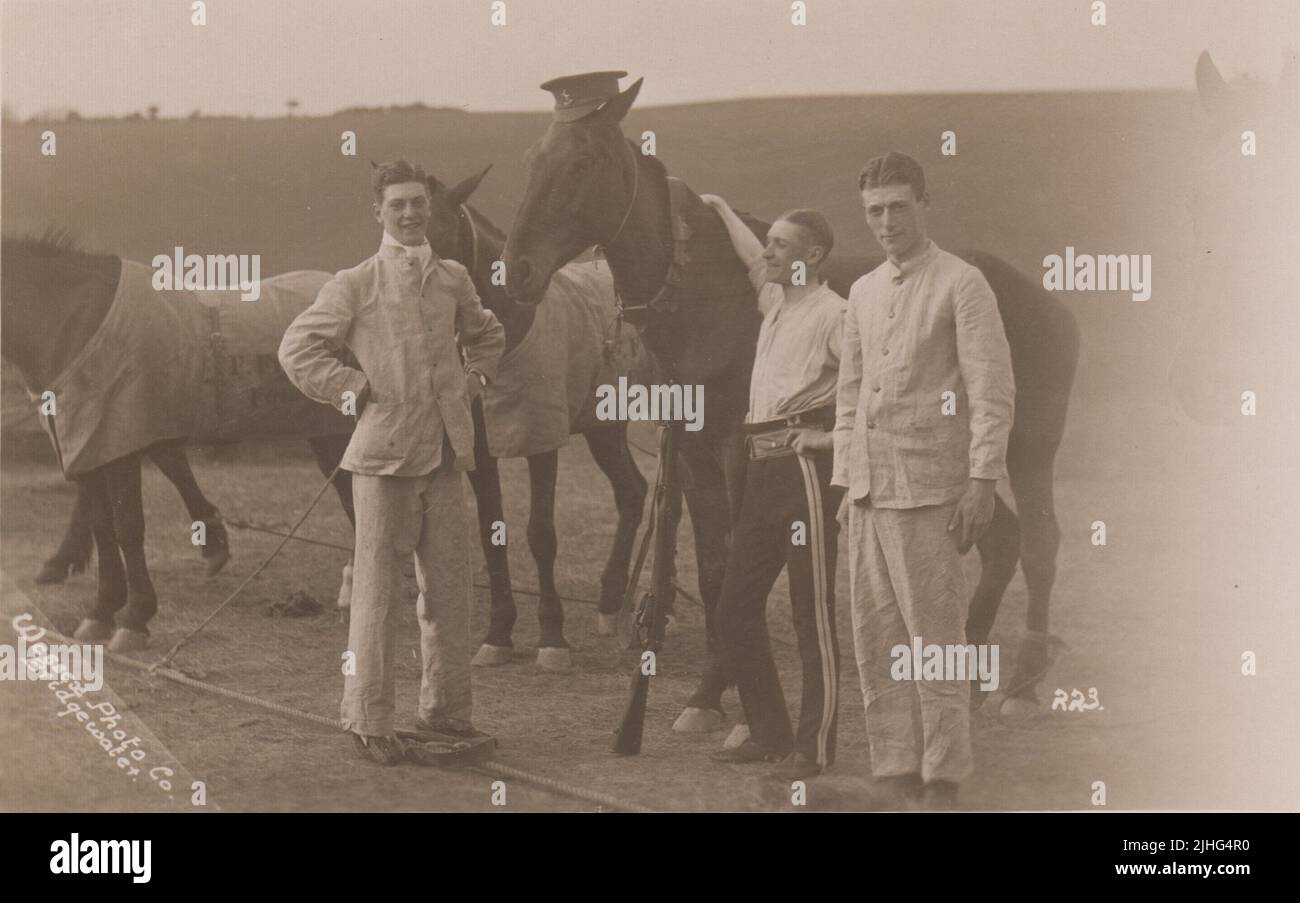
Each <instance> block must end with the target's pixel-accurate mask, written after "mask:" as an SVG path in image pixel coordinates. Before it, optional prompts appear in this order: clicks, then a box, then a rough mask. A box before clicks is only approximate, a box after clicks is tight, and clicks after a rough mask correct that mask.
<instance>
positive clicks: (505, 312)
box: [426, 167, 646, 671]
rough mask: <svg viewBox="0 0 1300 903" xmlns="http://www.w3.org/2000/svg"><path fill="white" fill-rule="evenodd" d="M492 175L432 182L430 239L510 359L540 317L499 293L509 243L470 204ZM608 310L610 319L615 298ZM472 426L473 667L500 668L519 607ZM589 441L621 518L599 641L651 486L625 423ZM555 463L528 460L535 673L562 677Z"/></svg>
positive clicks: (495, 491) (477, 416)
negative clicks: (477, 614) (497, 330)
mask: <svg viewBox="0 0 1300 903" xmlns="http://www.w3.org/2000/svg"><path fill="white" fill-rule="evenodd" d="M490 168H491V167H489V169H490ZM486 174H487V170H486V169H485V170H483V172H481V173H479V174H478V175H475V176H471V177H469V178H467V179H465V180H464V181H462V182H460V183H459V184H457V185H455V186H453V187H451V188H447V187H444V186H443V185H442V184H441V183H440V182H439V181H438V180H437V179H435V178H430V179H429V193H430V195H431V196H432V199H433V203H432V205H431V215H430V220H429V227H428V229H427V230H426V234H427V235H428V237H429V243H430V244H431V245H432V246H433V249H434V250H435V251H436V252H437V253H438V254H439V255H440V256H442V257H449V258H451V259H453V260H457V261H460V262H461V263H462V264H463V265H464V266H465V267H466V269H468V270H469V272H470V276H471V277H472V278H473V280H474V286H475V288H477V289H478V294H479V298H480V299H481V300H482V302H483V306H484V307H486V308H487V309H488V310H490V311H492V312H493V313H494V314H496V317H497V319H498V320H500V321H501V324H502V326H504V327H505V331H506V354H509V353H510V351H511V350H512V349H514V348H515V347H517V346H518V345H519V343H520V342H521V341H522V340H523V339H524V337H525V336H527V335H528V331H529V329H531V328H532V325H533V320H534V318H535V316H536V313H537V310H536V307H534V306H529V305H524V304H517V303H515V301H514V300H513V299H511V298H510V297H509V296H508V295H507V294H506V291H505V289H504V288H503V287H501V286H500V285H495V284H493V279H492V267H493V264H495V263H496V262H497V261H498V260H500V258H501V253H502V249H503V248H504V246H505V236H504V235H503V234H502V233H501V232H500V231H499V230H498V229H497V228H496V227H495V226H494V225H492V223H491V222H489V221H488V219H487V218H486V217H484V216H483V215H482V214H481V213H479V212H478V211H476V210H475V209H474V208H473V207H471V206H470V205H469V204H468V203H466V202H467V201H468V200H469V197H470V195H471V194H473V192H474V190H475V189H476V188H477V187H478V184H479V182H480V180H482V178H483V176H484V175H486ZM609 300H610V310H611V312H612V311H613V299H612V297H611V298H610V299H609ZM489 391H491V387H489ZM474 426H475V468H474V470H473V471H471V472H470V475H469V477H470V482H471V484H472V485H473V487H474V494H475V496H476V497H477V499H478V518H479V532H480V537H481V539H482V545H483V554H484V557H485V558H486V560H487V568H488V578H489V581H490V585H491V591H492V610H491V618H490V622H489V625H488V632H487V636H486V637H485V638H484V640H483V646H482V647H481V648H480V649H479V652H478V654H477V655H476V656H475V658H474V661H475V663H476V664H481V665H494V664H501V663H503V662H504V661H508V660H509V658H510V650H511V647H512V645H513V644H512V641H511V638H510V635H511V631H512V629H513V627H514V623H515V603H514V597H513V595H512V594H511V589H510V570H509V565H508V563H507V557H506V548H505V546H503V545H496V544H494V543H493V542H492V532H493V524H494V523H495V522H497V521H499V520H501V518H502V509H501V481H500V477H499V474H498V472H497V462H496V459H495V458H493V457H492V456H491V454H490V452H489V451H488V444H487V428H486V424H485V422H484V418H483V408H482V405H481V404H479V403H476V404H475V406H474ZM583 438H584V439H586V440H587V448H588V449H589V450H590V451H591V456H592V458H594V459H595V461H596V465H597V466H598V467H599V468H600V470H601V472H602V473H603V474H604V475H605V477H606V478H607V479H608V480H609V482H610V486H611V487H612V488H613V490H614V503H615V506H616V507H617V509H618V526H617V527H616V529H615V531H614V542H613V546H612V548H611V549H610V553H609V558H608V560H607V562H606V564H605V569H604V571H603V572H602V574H601V579H600V612H601V615H602V617H601V626H602V632H609V630H610V629H612V628H611V626H610V625H612V622H613V614H614V613H616V612H617V611H618V609H619V607H620V605H621V604H622V601H623V591H624V587H625V585H626V583H627V574H628V564H629V561H630V559H631V556H632V545H633V542H634V541H635V539H636V532H637V527H638V526H639V525H640V523H641V510H642V507H643V506H644V503H645V496H646V481H645V478H644V477H642V476H641V472H640V471H639V470H638V469H637V466H636V462H635V461H634V460H633V459H632V453H631V451H630V450H629V449H628V445H627V424H626V423H625V422H620V421H610V422H598V423H596V424H595V425H593V426H591V427H590V428H589V429H586V430H585V431H584V432H583ZM558 461H559V453H558V450H555V451H547V452H543V453H541V454H534V455H530V456H528V475H529V488H530V496H531V498H530V506H529V512H528V546H529V549H530V550H531V551H532V554H533V559H534V561H535V562H536V563H537V578H538V581H539V584H540V586H539V589H540V600H539V602H538V607H537V619H538V622H539V628H540V636H539V639H538V642H537V647H538V648H537V664H538V666H539V667H542V668H544V669H546V670H558V671H563V670H567V668H568V667H569V644H568V643H567V642H566V641H565V639H564V629H563V628H564V608H563V606H562V605H561V603H560V597H559V594H558V593H557V592H556V589H555V556H556V551H557V540H556V533H555V477H556V467H557V465H558Z"/></svg>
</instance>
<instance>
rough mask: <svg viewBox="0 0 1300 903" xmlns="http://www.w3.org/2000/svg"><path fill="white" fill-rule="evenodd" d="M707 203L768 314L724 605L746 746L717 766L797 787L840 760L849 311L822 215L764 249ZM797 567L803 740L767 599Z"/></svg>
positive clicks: (728, 662)
mask: <svg viewBox="0 0 1300 903" xmlns="http://www.w3.org/2000/svg"><path fill="white" fill-rule="evenodd" d="M701 199H702V200H703V201H704V202H705V203H706V204H708V205H709V206H711V207H713V208H714V209H715V210H717V211H718V213H719V215H720V216H721V217H722V220H723V222H724V223H725V224H726V226H727V232H728V234H729V235H730V237H731V241H732V244H733V245H734V246H735V249H736V253H737V254H738V255H739V256H740V258H741V260H742V261H744V262H745V264H746V265H747V266H748V267H749V270H750V278H751V281H752V282H753V283H754V287H755V289H756V290H757V291H758V304H759V310H760V311H761V312H762V314H763V326H762V329H761V330H760V332H759V336H758V348H757V351H756V353H755V356H754V370H753V375H752V378H751V380H750V393H749V413H748V416H747V417H746V425H745V431H746V434H747V443H748V446H749V463H748V467H747V468H746V475H745V494H744V501H743V503H742V505H741V510H740V513H739V516H738V518H737V522H736V527H735V529H734V531H733V535H732V540H731V551H730V554H729V557H728V559H727V572H726V577H725V579H724V580H723V584H722V596H721V599H720V601H719V604H718V632H719V634H720V636H721V640H722V649H723V652H722V654H723V662H724V666H725V667H726V669H727V672H728V676H729V677H730V678H731V679H733V680H735V682H736V686H737V689H738V690H739V693H740V701H741V705H742V706H743V708H744V710H745V716H746V721H747V723H748V727H749V731H748V733H749V736H748V738H747V739H744V741H743V742H741V743H739V744H736V745H731V744H728V748H724V749H723V750H722V751H720V752H718V753H716V754H715V755H714V757H713V758H714V759H716V760H718V761H722V762H730V763H736V764H742V763H756V762H775V763H778V764H776V766H775V769H774V770H773V772H772V774H773V776H776V777H780V778H783V779H789V780H797V779H802V778H807V777H812V776H814V775H818V774H821V772H822V771H823V769H825V768H826V767H827V766H829V765H830V764H831V763H832V762H833V761H834V759H835V729H836V713H837V710H838V690H839V645H838V640H837V639H836V635H835V558H836V542H837V534H838V530H837V527H836V523H835V511H836V508H837V506H838V504H839V496H840V491H839V490H834V489H832V488H831V486H830V478H831V448H832V443H831V429H832V427H833V425H834V419H835V416H834V415H835V408H834V404H835V390H836V384H837V381H838V372H839V355H840V345H841V336H842V325H841V324H842V321H843V318H844V303H845V302H844V299H843V298H841V297H840V296H839V295H837V294H835V292H834V291H832V290H831V288H830V287H829V286H828V285H826V284H825V283H823V282H822V281H821V279H820V276H819V270H820V268H821V265H822V263H823V262H824V261H825V260H826V256H827V255H828V254H829V253H830V251H831V248H832V246H833V245H834V235H833V234H832V232H831V227H830V223H828V222H827V221H826V218H825V217H824V216H822V215H821V214H820V213H818V212H817V211H815V210H793V211H790V212H789V213H786V214H785V215H783V216H782V217H781V218H780V219H778V220H777V221H776V222H774V223H773V224H772V227H771V229H770V230H769V232H768V235H767V245H766V247H764V245H763V243H762V242H760V241H759V240H758V238H756V237H755V236H754V233H753V232H751V231H750V230H749V228H748V227H747V226H746V225H745V223H744V222H743V221H742V220H741V219H740V218H739V217H738V216H737V215H736V214H735V213H734V212H733V211H732V210H731V208H730V207H728V206H727V203H726V202H725V201H723V200H722V199H721V198H719V197H716V196H713V195H703V196H702V198H701ZM787 565H788V566H789V569H790V572H789V583H790V607H791V614H792V616H793V619H794V628H795V635H796V637H797V638H798V647H799V657H800V660H801V663H802V666H803V681H802V683H803V700H802V704H801V706H800V710H799V726H798V730H797V731H792V730H791V726H790V716H789V714H788V712H787V710H786V703H785V696H784V693H783V692H782V690H781V681H780V677H779V675H778V674H777V670H776V663H775V661H774V660H773V658H772V649H771V644H770V641H769V639H768V632H767V613H766V609H767V596H768V593H769V592H770V591H771V589H772V585H773V584H774V583H775V582H776V579H777V577H778V576H780V574H781V570H782V568H784V567H786V566H787ZM736 733H737V734H738V735H739V736H742V737H743V736H744V731H738V732H736Z"/></svg>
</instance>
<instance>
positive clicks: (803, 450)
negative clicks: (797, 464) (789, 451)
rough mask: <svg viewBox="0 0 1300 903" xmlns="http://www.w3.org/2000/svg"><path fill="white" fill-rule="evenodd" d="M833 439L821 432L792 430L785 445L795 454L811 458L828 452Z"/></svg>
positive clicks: (828, 434)
mask: <svg viewBox="0 0 1300 903" xmlns="http://www.w3.org/2000/svg"><path fill="white" fill-rule="evenodd" d="M833 442H834V438H833V437H832V436H831V434H830V433H824V432H822V431H821V430H792V431H791V433H790V438H789V439H787V440H786V444H787V445H789V446H790V447H791V448H793V449H794V450H795V453H796V454H800V455H803V456H804V457H805V458H811V457H812V456H813V455H815V454H816V453H817V452H828V451H830V450H831V448H832V447H833Z"/></svg>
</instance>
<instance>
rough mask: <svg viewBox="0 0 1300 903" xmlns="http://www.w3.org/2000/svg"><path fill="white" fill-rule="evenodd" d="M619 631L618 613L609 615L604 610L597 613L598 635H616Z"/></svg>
mask: <svg viewBox="0 0 1300 903" xmlns="http://www.w3.org/2000/svg"><path fill="white" fill-rule="evenodd" d="M616 633H618V615H607V614H605V613H604V612H603V611H601V612H597V613H596V635H597V636H614V635H615V634H616Z"/></svg>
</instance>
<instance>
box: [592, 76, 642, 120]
mask: <svg viewBox="0 0 1300 903" xmlns="http://www.w3.org/2000/svg"><path fill="white" fill-rule="evenodd" d="M643 81H645V78H638V79H637V80H636V81H634V82H632V84H631V85H629V86H628V88H627V90H626V91H620V92H619V93H618V94H617V95H616V96H614V97H611V98H610V99H609V100H608V101H606V102H605V105H604V106H603V107H601V108H600V111H601V112H602V113H604V114H605V115H607V116H609V117H610V118H611V119H613V120H614V121H615V122H622V121H623V117H624V116H626V115H627V111H628V110H630V109H632V103H633V102H634V101H635V100H636V96H637V95H638V94H640V93H641V82H643Z"/></svg>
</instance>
